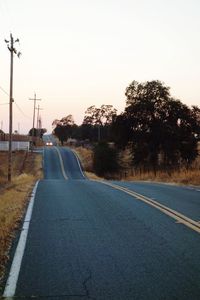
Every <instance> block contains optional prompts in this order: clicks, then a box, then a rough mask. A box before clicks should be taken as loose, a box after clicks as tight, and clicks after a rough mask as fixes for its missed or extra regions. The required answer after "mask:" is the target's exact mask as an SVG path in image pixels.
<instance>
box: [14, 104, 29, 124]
mask: <svg viewBox="0 0 200 300" xmlns="http://www.w3.org/2000/svg"><path fill="white" fill-rule="evenodd" d="M14 104H15V105H16V107H17V109H18V110H19V111H20V112H21V113H22V115H23V116H24V117H26V118H28V119H31V117H30V116H28V115H27V114H25V112H24V111H23V110H22V109H21V107H20V106H19V105H18V104H17V102H16V100H15V102H14Z"/></svg>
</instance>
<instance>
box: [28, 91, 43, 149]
mask: <svg viewBox="0 0 200 300" xmlns="http://www.w3.org/2000/svg"><path fill="white" fill-rule="evenodd" d="M29 100H33V101H34V104H33V128H32V144H33V137H34V127H35V110H36V101H41V100H42V99H37V98H36V93H35V94H34V98H33V99H31V98H29Z"/></svg>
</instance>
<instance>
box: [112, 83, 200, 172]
mask: <svg viewBox="0 0 200 300" xmlns="http://www.w3.org/2000/svg"><path fill="white" fill-rule="evenodd" d="M169 90H170V89H169V87H166V86H165V85H164V84H163V83H162V82H160V81H149V82H148V81H147V82H144V83H138V82H136V81H133V82H132V83H131V84H130V85H129V86H128V87H127V89H126V93H125V95H126V97H127V100H126V108H125V112H124V113H123V114H121V115H120V116H118V117H117V118H116V119H115V121H114V123H113V128H114V129H115V131H116V129H120V135H121V136H123V138H122V140H120V139H118V142H119V143H121V144H122V145H123V146H125V145H127V144H128V143H130V142H131V144H132V153H133V164H134V165H135V167H139V168H143V169H152V168H153V170H154V171H156V169H157V168H158V167H159V165H163V166H165V168H170V169H171V168H175V167H177V166H179V165H180V164H181V163H185V164H188V163H191V162H192V160H194V158H195V157H196V155H197V152H196V146H197V139H196V135H197V134H198V130H199V125H198V124H199V123H198V120H197V119H198V118H197V116H199V111H198V109H197V108H193V109H192V110H191V109H190V108H188V107H187V106H186V105H184V104H183V103H181V101H179V100H176V99H173V98H172V97H171V95H170V91H169Z"/></svg>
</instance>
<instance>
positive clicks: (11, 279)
mask: <svg viewBox="0 0 200 300" xmlns="http://www.w3.org/2000/svg"><path fill="white" fill-rule="evenodd" d="M38 183H39V180H38V181H37V182H36V184H35V186H34V188H33V191H32V194H31V198H30V202H29V205H28V209H27V212H26V216H25V219H24V223H23V227H22V231H21V234H20V238H19V242H18V245H17V248H16V250H15V255H14V258H13V262H12V265H11V269H10V273H9V275H8V279H7V282H6V286H5V290H4V293H3V297H4V298H5V297H13V296H14V295H15V290H16V286H17V281H18V277H19V272H20V268H21V263H22V258H23V255H24V250H25V246H26V240H27V235H28V230H29V224H30V221H31V216H32V210H33V205H34V200H35V194H36V190H37V186H38Z"/></svg>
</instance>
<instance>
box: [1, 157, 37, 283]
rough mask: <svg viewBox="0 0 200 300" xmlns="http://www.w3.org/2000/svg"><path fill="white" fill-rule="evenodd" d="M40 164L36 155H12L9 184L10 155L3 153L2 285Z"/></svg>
mask: <svg viewBox="0 0 200 300" xmlns="http://www.w3.org/2000/svg"><path fill="white" fill-rule="evenodd" d="M41 160H42V157H41V155H39V154H36V153H31V152H29V153H25V152H23V151H20V152H15V153H13V178H12V182H11V183H7V153H0V162H1V163H0V245H1V247H0V282H1V280H2V278H3V275H4V270H5V265H6V263H7V261H8V259H9V249H10V247H11V244H12V240H13V238H14V236H15V233H16V230H17V229H18V228H19V225H20V223H21V220H22V217H23V216H24V212H25V209H26V206H27V203H28V199H29V194H30V192H31V191H32V189H33V186H34V184H35V182H36V180H37V179H38V178H41V177H42V164H41Z"/></svg>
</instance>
